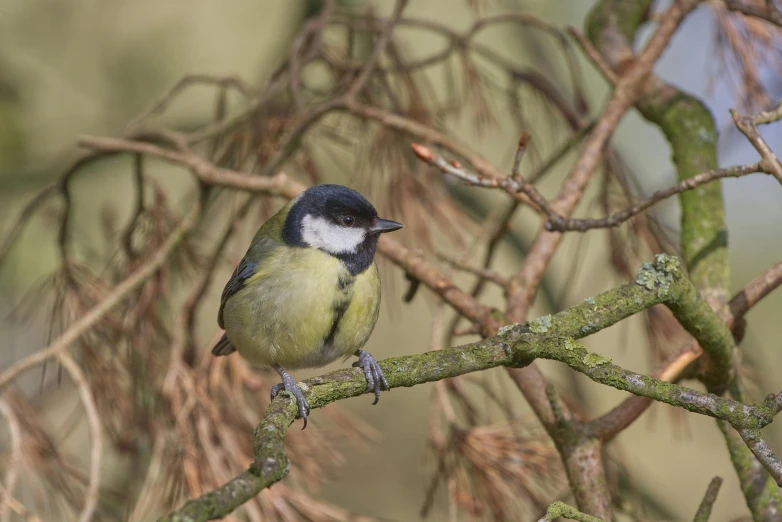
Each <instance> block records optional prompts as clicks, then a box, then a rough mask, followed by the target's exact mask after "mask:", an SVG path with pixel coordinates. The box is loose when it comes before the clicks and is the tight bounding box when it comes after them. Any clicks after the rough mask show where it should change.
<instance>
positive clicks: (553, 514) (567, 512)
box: [538, 502, 604, 522]
mask: <svg viewBox="0 0 782 522" xmlns="http://www.w3.org/2000/svg"><path fill="white" fill-rule="evenodd" d="M560 518H567V519H569V520H578V521H579V522H604V520H603V519H601V518H597V517H593V516H592V515H587V514H586V513H582V512H581V511H579V510H577V509H576V508H574V507H571V506H568V505H567V504H565V503H564V502H554V503H553V504H551V505H550V506H549V507H548V509H547V510H546V516H544V517H543V518H541V519H540V520H539V521H538V522H551V521H553V520H559V519H560Z"/></svg>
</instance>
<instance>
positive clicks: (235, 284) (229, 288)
mask: <svg viewBox="0 0 782 522" xmlns="http://www.w3.org/2000/svg"><path fill="white" fill-rule="evenodd" d="M257 266H258V263H253V262H252V261H248V260H247V259H246V258H245V259H242V261H241V262H240V263H239V265H238V266H237V267H236V269H235V270H234V273H233V274H232V275H231V279H229V280H228V283H227V284H226V285H225V288H224V289H223V295H222V297H221V298H220V311H219V312H218V313H217V324H218V325H220V328H224V326H225V325H224V323H223V308H224V307H225V303H226V302H227V301H228V299H230V298H231V296H232V295H234V294H235V293H236V292H238V291H239V290H241V289H242V288H244V284H245V283H246V282H247V280H248V279H250V278H251V277H252V276H253V274H254V273H255V267H257Z"/></svg>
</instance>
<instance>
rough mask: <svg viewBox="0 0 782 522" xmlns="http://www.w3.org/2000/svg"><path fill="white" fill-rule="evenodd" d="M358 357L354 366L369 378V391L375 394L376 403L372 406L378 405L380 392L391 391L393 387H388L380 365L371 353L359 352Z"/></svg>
mask: <svg viewBox="0 0 782 522" xmlns="http://www.w3.org/2000/svg"><path fill="white" fill-rule="evenodd" d="M356 355H357V356H358V361H356V362H354V363H353V366H355V367H358V368H361V369H362V370H364V375H365V376H366V378H367V391H374V392H375V402H373V403H372V404H377V401H379V400H380V390H389V391H390V390H391V386H389V385H388V381H387V380H386V376H385V375H383V370H382V369H381V368H380V365H379V364H378V363H377V361H376V360H375V358H374V357H372V355H370V353H369V352H365V351H364V350H359V351H357V352H356Z"/></svg>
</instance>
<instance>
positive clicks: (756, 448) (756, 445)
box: [738, 429, 782, 487]
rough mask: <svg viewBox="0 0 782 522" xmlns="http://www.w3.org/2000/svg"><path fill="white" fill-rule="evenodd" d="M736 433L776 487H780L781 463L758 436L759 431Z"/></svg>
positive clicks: (781, 482)
mask: <svg viewBox="0 0 782 522" xmlns="http://www.w3.org/2000/svg"><path fill="white" fill-rule="evenodd" d="M738 432H739V435H741V438H742V439H743V440H744V442H745V443H746V444H747V446H749V449H750V450H752V453H753V454H754V455H755V457H757V459H758V460H759V461H760V463H761V464H763V467H764V468H766V471H768V473H769V475H771V477H772V478H773V479H774V481H775V482H776V483H777V486H779V487H782V461H780V460H779V457H777V456H776V455H774V452H773V451H771V448H769V447H768V444H767V443H766V441H765V440H764V439H763V437H762V436H761V435H760V430H758V429H743V430H738Z"/></svg>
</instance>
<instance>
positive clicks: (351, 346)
mask: <svg viewBox="0 0 782 522" xmlns="http://www.w3.org/2000/svg"><path fill="white" fill-rule="evenodd" d="M379 303H380V280H379V278H378V273H377V267H376V266H375V265H374V264H372V266H370V267H369V268H368V269H367V270H365V271H364V272H362V273H361V274H359V275H357V276H355V277H354V276H352V275H351V274H350V272H349V271H348V270H347V269H346V268H345V266H344V264H343V263H342V262H341V261H340V260H339V259H337V258H335V257H333V256H330V255H328V254H326V253H324V252H321V251H319V250H315V249H309V248H285V249H279V250H278V251H275V252H274V253H273V254H272V255H271V256H269V257H268V258H266V259H264V260H263V263H262V264H261V266H260V267H259V270H258V273H257V274H256V275H255V276H254V277H253V278H252V279H251V280H249V281H248V283H247V285H246V287H245V288H244V289H242V290H241V291H239V292H238V293H237V294H236V295H234V296H233V297H231V299H230V300H229V301H228V302H227V303H226V305H225V308H224V311H223V317H224V322H225V331H226V335H227V336H228V339H229V340H230V341H231V343H232V344H233V345H234V346H235V347H236V349H237V350H238V351H239V353H241V354H242V355H243V356H244V357H245V358H246V359H247V360H248V361H250V362H252V363H255V364H259V365H264V366H274V365H279V366H281V367H283V368H286V369H296V368H311V367H320V366H324V365H326V364H328V363H330V362H332V361H334V360H336V359H339V358H341V357H342V358H344V357H348V356H349V355H351V354H353V353H354V352H355V351H356V350H358V349H360V348H362V347H363V345H364V344H365V343H366V341H367V340H368V339H369V336H370V334H371V333H372V330H373V328H374V326H375V323H376V322H377V317H378V312H379Z"/></svg>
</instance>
